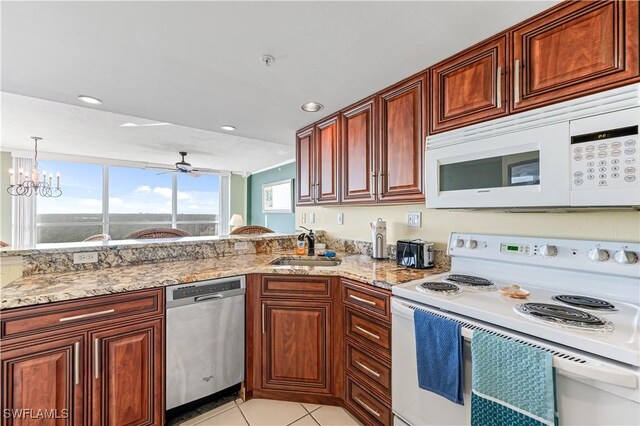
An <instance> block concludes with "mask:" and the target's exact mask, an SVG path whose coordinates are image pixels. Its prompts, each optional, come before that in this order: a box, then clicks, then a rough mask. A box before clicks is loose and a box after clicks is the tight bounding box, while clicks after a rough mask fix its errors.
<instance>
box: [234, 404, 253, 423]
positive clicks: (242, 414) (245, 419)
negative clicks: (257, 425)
mask: <svg viewBox="0 0 640 426" xmlns="http://www.w3.org/2000/svg"><path fill="white" fill-rule="evenodd" d="M236 407H237V408H238V411H240V415H241V416H242V418H243V419H244V421H245V422H246V423H247V425H249V426H251V423H249V419H247V416H245V415H244V413H243V412H242V409H241V408H240V405H238V404H237V403H236Z"/></svg>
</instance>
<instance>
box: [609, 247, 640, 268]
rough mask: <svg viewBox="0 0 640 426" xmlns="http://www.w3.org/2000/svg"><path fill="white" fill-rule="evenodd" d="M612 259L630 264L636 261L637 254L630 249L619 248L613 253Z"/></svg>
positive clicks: (622, 263) (623, 263)
mask: <svg viewBox="0 0 640 426" xmlns="http://www.w3.org/2000/svg"><path fill="white" fill-rule="evenodd" d="M613 260H615V261H616V262H618V263H620V264H621V265H631V264H634V263H636V262H637V261H638V255H637V254H635V253H634V252H632V251H627V250H620V251H617V252H616V254H614V255H613Z"/></svg>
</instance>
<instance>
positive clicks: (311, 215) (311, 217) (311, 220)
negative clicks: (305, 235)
mask: <svg viewBox="0 0 640 426" xmlns="http://www.w3.org/2000/svg"><path fill="white" fill-rule="evenodd" d="M309 223H316V214H315V213H309Z"/></svg>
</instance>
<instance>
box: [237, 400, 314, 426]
mask: <svg viewBox="0 0 640 426" xmlns="http://www.w3.org/2000/svg"><path fill="white" fill-rule="evenodd" d="M300 405H302V404H300ZM302 408H304V405H302ZM305 410H306V411H307V414H305V415H304V416H302V417H300V418H298V419H295V420H294V421H292V422H291V423H288V424H287V426H291V425H292V424H294V423H295V422H297V421H298V420H302V419H304V418H305V417H307V416H309V417H311V413H309V412H308V411H309V410H307V409H306V408H305ZM311 418H312V419H313V417H311ZM313 420H314V421H315V419H313ZM316 423H317V422H316ZM249 426H251V425H249Z"/></svg>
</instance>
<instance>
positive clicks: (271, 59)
mask: <svg viewBox="0 0 640 426" xmlns="http://www.w3.org/2000/svg"><path fill="white" fill-rule="evenodd" d="M260 60H261V61H262V63H263V64H264V66H265V67H270V66H271V64H273V63H274V62H275V61H276V58H274V57H273V56H271V55H262V56H260Z"/></svg>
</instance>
